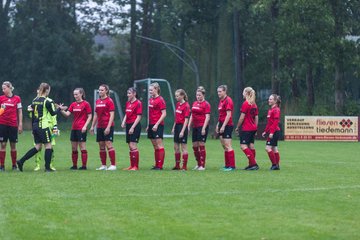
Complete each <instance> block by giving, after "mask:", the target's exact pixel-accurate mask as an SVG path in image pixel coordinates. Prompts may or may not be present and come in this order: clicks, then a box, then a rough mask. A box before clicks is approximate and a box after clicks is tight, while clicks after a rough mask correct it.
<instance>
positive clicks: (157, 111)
mask: <svg viewBox="0 0 360 240" xmlns="http://www.w3.org/2000/svg"><path fill="white" fill-rule="evenodd" d="M149 95H150V99H149V126H148V127H147V128H146V131H147V134H148V138H149V139H150V140H151V143H152V145H153V147H154V157H155V166H154V167H153V168H152V170H162V169H163V166H164V159H165V149H164V143H163V135H164V119H165V117H166V103H165V100H164V99H163V97H161V96H160V85H159V84H158V83H157V82H154V83H152V84H150V86H149Z"/></svg>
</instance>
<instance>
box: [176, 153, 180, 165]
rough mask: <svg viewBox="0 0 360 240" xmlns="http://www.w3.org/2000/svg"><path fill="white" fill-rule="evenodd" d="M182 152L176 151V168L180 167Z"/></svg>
mask: <svg viewBox="0 0 360 240" xmlns="http://www.w3.org/2000/svg"><path fill="white" fill-rule="evenodd" d="M180 162H181V153H175V168H180Z"/></svg>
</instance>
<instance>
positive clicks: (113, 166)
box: [106, 165, 116, 171]
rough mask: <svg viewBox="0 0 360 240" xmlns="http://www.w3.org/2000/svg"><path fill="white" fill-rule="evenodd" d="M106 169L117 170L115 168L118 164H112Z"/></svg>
mask: <svg viewBox="0 0 360 240" xmlns="http://www.w3.org/2000/svg"><path fill="white" fill-rule="evenodd" d="M106 170H108V171H115V170H116V166H115V165H110V167H108V168H107V169H106Z"/></svg>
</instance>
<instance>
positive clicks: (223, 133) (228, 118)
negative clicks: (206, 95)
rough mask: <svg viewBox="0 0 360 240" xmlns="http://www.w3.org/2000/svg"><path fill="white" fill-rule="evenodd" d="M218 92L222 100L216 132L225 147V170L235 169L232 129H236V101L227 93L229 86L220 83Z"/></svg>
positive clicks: (219, 106)
mask: <svg viewBox="0 0 360 240" xmlns="http://www.w3.org/2000/svg"><path fill="white" fill-rule="evenodd" d="M217 94H218V96H219V99H220V102H219V105H218V111H219V118H218V122H217V124H216V129H215V131H216V133H217V134H219V136H220V142H221V145H222V147H223V148H224V159H225V167H224V168H223V170H224V171H232V170H235V152H234V149H233V148H232V139H231V138H232V131H233V130H234V124H233V120H232V115H233V111H234V103H233V101H232V99H231V98H230V97H229V96H228V95H227V86H226V85H220V86H219V87H218V88H217Z"/></svg>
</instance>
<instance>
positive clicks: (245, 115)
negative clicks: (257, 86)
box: [235, 87, 259, 170]
mask: <svg viewBox="0 0 360 240" xmlns="http://www.w3.org/2000/svg"><path fill="white" fill-rule="evenodd" d="M243 97H244V99H245V101H244V103H243V104H242V106H241V110H240V111H241V114H240V117H239V121H238V123H237V126H236V129H235V131H236V132H237V133H239V131H240V129H239V128H240V126H241V132H240V147H241V150H242V151H243V152H244V153H245V155H246V157H247V158H248V159H249V165H248V166H247V167H246V168H245V169H244V170H258V169H259V166H258V165H257V163H256V159H255V157H256V151H255V146H254V142H255V134H256V131H257V126H258V122H259V117H258V114H259V110H258V107H257V105H256V103H255V99H256V93H255V91H254V89H252V88H251V87H246V88H245V89H244V91H243Z"/></svg>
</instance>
